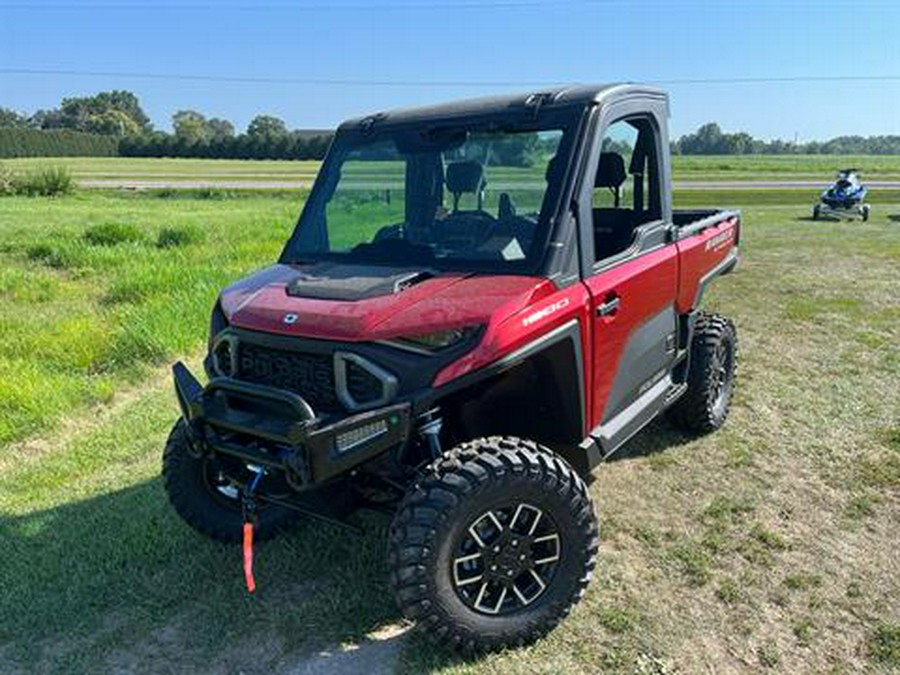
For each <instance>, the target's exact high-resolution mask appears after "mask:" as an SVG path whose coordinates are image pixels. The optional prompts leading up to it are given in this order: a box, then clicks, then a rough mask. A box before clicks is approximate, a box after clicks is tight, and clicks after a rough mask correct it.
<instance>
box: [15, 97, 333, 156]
mask: <svg viewBox="0 0 900 675" xmlns="http://www.w3.org/2000/svg"><path fill="white" fill-rule="evenodd" d="M98 139H99V140H98ZM330 142H331V133H330V132H327V131H309V130H299V129H289V128H288V127H287V125H286V124H285V122H284V121H283V120H281V119H279V118H277V117H274V116H272V115H257V116H256V117H254V118H253V120H252V121H251V122H250V124H249V125H248V126H247V129H246V130H245V131H243V132H240V133H238V132H237V131H236V129H235V127H234V125H233V124H232V123H231V122H229V121H228V120H224V119H220V118H217V117H210V118H207V117H206V116H205V115H203V114H202V113H200V112H197V111H196V110H179V111H178V112H176V113H175V114H174V115H172V131H171V132H165V131H158V130H155V129H154V128H153V125H152V124H151V123H150V118H149V117H148V116H147V114H146V113H145V112H144V110H143V109H142V108H141V105H140V101H139V100H138V98H137V96H135V95H134V94H133V93H132V92H130V91H104V92H100V93H99V94H95V95H93V96H83V97H72V98H64V99H63V100H62V102H61V103H60V105H59V107H58V108H53V109H49V110H38V111H36V112H34V113H33V114H31V115H24V114H21V113H18V112H16V111H14V110H10V109H9V108H4V107H0V157H35V156H49V155H57V156H62V155H83V156H108V155H118V156H122V157H203V158H212V159H321V158H322V157H324V156H325V151H326V150H327V149H328V144H329V143H330Z"/></svg>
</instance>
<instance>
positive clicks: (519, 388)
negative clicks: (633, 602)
mask: <svg viewBox="0 0 900 675" xmlns="http://www.w3.org/2000/svg"><path fill="white" fill-rule="evenodd" d="M667 117H668V102H667V98H666V95H665V94H664V93H663V92H661V91H658V90H656V89H652V88H649V87H643V86H635V85H611V86H592V87H585V86H580V87H572V88H563V89H558V90H554V91H548V92H540V93H532V94H527V95H523V96H506V97H498V98H488V99H480V100H474V101H464V102H460V103H453V104H450V105H443V106H436V107H429V108H421V109H415V110H401V111H396V112H388V113H379V114H376V115H371V116H367V117H362V118H359V119H355V120H350V121H348V122H345V123H344V124H342V125H341V126H340V128H339V129H338V131H337V133H336V136H335V139H334V142H333V144H332V146H331V149H330V151H329V153H328V156H327V158H326V159H325V162H324V164H323V166H322V168H321V171H320V172H319V175H318V178H317V179H316V182H315V185H314V187H313V189H312V192H311V194H310V195H309V199H308V200H307V202H306V205H305V206H304V209H303V213H302V215H301V216H300V220H299V222H298V223H297V226H296V229H295V230H294V233H293V235H292V236H291V238H290V240H289V241H288V242H287V244H286V245H285V247H284V250H283V252H282V254H281V257H280V259H279V260H278V262H277V263H276V264H275V265H273V266H271V267H268V268H266V269H264V270H262V271H260V272H258V273H256V274H254V275H252V276H250V277H248V278H246V279H244V280H242V281H239V282H237V283H235V284H234V285H232V286H230V287H229V288H227V289H225V290H224V291H223V292H222V294H221V297H220V299H219V301H218V302H217V303H216V306H215V308H214V309H213V313H212V321H211V327H210V336H209V354H208V356H207V358H206V361H205V368H206V371H207V375H208V377H209V382H208V383H207V384H206V386H202V385H201V384H200V383H199V382H198V381H197V380H196V379H195V378H194V377H193V376H192V375H191V374H190V373H189V372H188V370H187V369H186V368H185V367H184V366H183V365H182V364H180V363H179V364H176V366H175V367H174V375H175V385H176V389H177V394H178V400H179V403H180V405H181V410H182V418H181V419H180V420H179V421H178V422H177V424H176V425H175V428H174V430H173V431H172V434H171V437H170V438H169V441H168V445H167V447H166V450H165V456H164V460H163V473H164V476H165V485H166V489H167V490H168V494H169V497H170V499H171V501H172V504H173V505H174V507H175V509H176V510H177V511H178V513H179V514H180V515H181V516H182V517H183V518H184V519H185V520H186V521H187V522H188V523H189V524H191V525H192V526H193V527H195V528H196V529H198V530H199V531H201V532H203V533H204V534H206V535H208V536H211V537H213V538H216V539H219V540H223V541H235V540H239V539H240V538H241V536H242V532H243V533H244V536H245V543H246V541H247V538H249V536H250V535H252V534H253V533H254V532H255V533H256V535H257V536H258V537H261V538H267V537H271V536H274V535H275V534H277V533H278V532H279V531H280V530H281V529H282V528H284V527H285V526H287V525H289V524H290V523H291V522H292V521H294V520H295V519H296V518H297V517H298V516H301V515H304V514H305V515H306V516H309V517H314V518H320V519H326V520H329V521H331V522H337V523H346V520H345V519H346V516H347V515H348V512H349V511H351V510H352V509H354V508H357V507H359V506H371V507H374V508H379V509H382V510H385V509H388V510H390V511H391V512H393V513H394V516H393V518H394V520H393V524H392V526H391V528H390V537H389V543H388V559H389V564H390V568H391V585H392V587H393V591H394V593H395V594H396V597H397V599H398V601H399V604H400V607H401V608H402V611H403V612H404V614H405V615H406V616H408V617H410V618H411V619H414V620H415V621H416V622H417V623H418V624H419V625H420V626H422V627H424V628H425V629H426V630H427V632H428V633H429V635H431V636H433V637H434V638H436V639H437V640H439V641H441V642H442V643H446V644H449V645H452V646H454V647H458V648H461V649H465V650H473V649H476V650H484V649H497V648H503V647H507V646H512V645H519V644H522V643H525V642H528V641H531V640H534V639H536V638H538V637H540V636H541V635H543V634H545V633H546V632H547V631H549V630H550V629H551V628H553V626H555V625H556V624H557V623H558V622H559V621H560V620H561V619H562V618H563V617H565V616H566V615H567V614H568V612H569V610H570V609H571V607H572V605H573V604H574V603H575V602H577V601H578V599H579V598H580V597H581V596H582V594H583V593H584V591H585V587H586V586H587V584H588V582H589V581H590V579H591V574H592V571H593V569H594V564H595V563H594V560H595V555H596V553H597V547H598V538H597V521H596V516H595V514H594V508H593V505H592V503H591V498H590V495H589V494H588V491H587V488H586V487H585V482H584V480H585V478H586V477H587V475H588V474H589V472H590V471H591V469H592V468H594V467H595V466H596V465H597V464H598V463H599V462H600V461H601V460H603V459H604V458H605V457H608V456H609V455H610V454H611V453H613V452H615V451H616V449H618V448H619V447H621V446H622V445H623V444H624V443H625V442H626V441H627V440H628V439H629V438H631V437H632V436H633V435H634V434H635V433H637V432H638V431H639V430H640V429H641V428H642V427H644V426H645V425H646V424H647V423H648V422H650V421H651V420H653V419H654V418H655V417H657V416H658V415H659V414H660V413H662V412H664V411H668V412H670V413H671V418H672V419H673V420H675V421H676V422H677V423H678V424H680V425H681V426H683V427H685V428H687V429H689V430H693V431H696V432H709V431H712V430H714V429H717V428H718V427H719V426H720V425H721V424H722V423H723V422H724V421H725V418H726V416H727V414H728V409H729V403H730V401H731V396H732V391H733V386H734V369H735V351H736V343H737V340H736V335H735V329H734V326H733V324H732V323H731V322H730V321H729V320H728V319H725V318H723V317H721V316H717V315H711V314H705V313H703V312H701V311H700V305H701V300H702V297H703V293H704V291H705V289H706V288H707V286H708V285H709V284H710V283H711V282H712V281H713V279H715V278H716V277H718V276H720V275H723V274H725V273H727V272H729V271H730V270H731V269H732V268H733V267H734V266H735V264H736V263H737V260H738V248H737V245H738V238H739V231H740V228H739V225H740V223H739V214H738V213H736V212H734V211H687V212H677V211H673V210H672V203H671V202H672V200H671V189H670V178H671V166H670V159H669V141H668V137H667ZM248 562H249V561H248ZM250 580H251V581H252V578H250Z"/></svg>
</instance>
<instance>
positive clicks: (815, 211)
mask: <svg viewBox="0 0 900 675" xmlns="http://www.w3.org/2000/svg"><path fill="white" fill-rule="evenodd" d="M821 214H822V207H821V206H819V205H818V204H816V205H815V206H813V220H818V219H819V216H820V215H821Z"/></svg>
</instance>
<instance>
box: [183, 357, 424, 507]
mask: <svg viewBox="0 0 900 675" xmlns="http://www.w3.org/2000/svg"><path fill="white" fill-rule="evenodd" d="M172 375H173V379H174V383H175V393H176V395H177V397H178V404H179V406H180V407H181V413H182V415H183V416H184V419H185V421H186V422H187V423H188V428H189V430H190V437H191V444H192V445H193V447H194V449H195V452H197V453H199V454H201V455H203V454H206V453H221V454H223V455H229V456H231V457H235V458H237V459H239V460H240V461H241V462H244V463H245V464H248V465H256V466H260V467H263V468H264V469H265V470H266V471H267V472H272V471H280V472H284V475H285V478H286V481H287V483H288V484H289V485H290V486H291V487H292V488H293V489H294V490H296V491H298V492H302V491H304V490H307V489H309V488H312V487H314V486H315V485H317V484H320V483H323V482H325V481H327V480H329V479H331V478H335V477H337V476H339V475H341V474H345V473H347V472H348V471H351V470H352V469H354V468H355V467H357V466H358V465H360V464H362V463H364V462H366V461H368V460H370V459H372V458H374V457H376V456H377V455H379V454H381V453H382V452H384V451H386V450H389V449H390V448H393V447H396V446H398V445H402V444H405V443H406V442H407V441H408V439H409V436H410V426H411V422H410V419H411V412H410V404H409V403H399V404H396V405H391V406H386V407H384V408H381V409H378V410H373V411H369V412H365V413H360V414H357V415H351V416H349V417H346V418H344V419H342V420H340V421H337V422H334V423H326V422H324V421H323V420H322V418H320V417H318V416H317V415H316V413H315V411H314V410H313V409H312V407H311V406H310V405H309V403H307V402H306V401H305V400H304V399H303V398H302V397H301V396H298V395H297V394H294V393H292V392H289V391H284V390H282V389H276V388H274V387H267V386H264V385H258V384H252V383H248V382H241V381H239V380H234V379H231V378H225V377H219V378H213V379H212V380H210V381H209V383H208V384H207V385H206V387H204V386H202V385H201V384H200V382H199V381H198V380H197V378H195V377H194V376H193V375H192V374H191V372H190V371H189V370H188V369H187V367H186V366H185V365H184V364H183V363H181V362H178V363H176V364H175V365H174V366H173V367H172Z"/></svg>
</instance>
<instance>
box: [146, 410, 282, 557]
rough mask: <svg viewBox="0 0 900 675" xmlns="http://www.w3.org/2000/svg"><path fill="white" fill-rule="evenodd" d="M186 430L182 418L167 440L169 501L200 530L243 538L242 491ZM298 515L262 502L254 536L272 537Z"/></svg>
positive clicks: (228, 538) (165, 462) (219, 536)
mask: <svg viewBox="0 0 900 675" xmlns="http://www.w3.org/2000/svg"><path fill="white" fill-rule="evenodd" d="M187 431H188V430H187V424H186V423H185V421H184V420H183V419H179V420H178V422H176V424H175V426H174V427H173V428H172V432H171V433H170V434H169V439H168V441H166V449H165V452H164V453H163V470H162V472H163V484H164V485H165V489H166V493H167V494H168V496H169V501H170V502H171V503H172V506H173V507H174V508H175V511H177V512H178V515H180V516H181V517H182V518H183V519H184V521H185V522H186V523H187V524H188V525H190V526H191V527H193V528H194V529H195V530H197V531H198V532H200V533H202V534H205V535H206V536H207V537H210V538H211V539H215V540H217V541H224V542H236V541H240V539H241V536H242V532H243V530H242V528H243V524H244V517H243V515H242V513H241V502H240V498H239V493H238V491H237V489H236V488H235V487H234V486H232V485H230V484H229V483H228V481H227V480H225V479H223V478H222V477H221V472H220V471H219V470H218V468H217V465H216V463H215V460H213V459H211V458H209V457H198V456H196V454H195V453H193V452H192V449H191V447H190V439H189V438H188V433H187ZM244 470H245V471H246V468H244ZM297 518H298V514H297V512H296V511H292V510H290V509H285V508H283V507H280V506H273V505H271V504H261V505H260V506H259V510H258V520H257V525H256V533H255V536H256V537H257V538H258V539H260V540H265V539H271V538H272V537H274V536H275V535H276V534H278V533H279V532H280V531H281V530H283V529H285V528H287V527H288V526H290V525H291V524H292V523H293V522H294V521H295V520H297Z"/></svg>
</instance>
